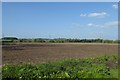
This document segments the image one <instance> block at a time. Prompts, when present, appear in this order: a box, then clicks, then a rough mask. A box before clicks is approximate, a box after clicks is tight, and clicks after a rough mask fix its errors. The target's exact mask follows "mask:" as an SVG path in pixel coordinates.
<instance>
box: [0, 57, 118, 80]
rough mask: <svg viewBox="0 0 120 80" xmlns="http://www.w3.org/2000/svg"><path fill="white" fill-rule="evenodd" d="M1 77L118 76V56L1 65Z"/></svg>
mask: <svg viewBox="0 0 120 80" xmlns="http://www.w3.org/2000/svg"><path fill="white" fill-rule="evenodd" d="M2 78H3V79H6V78H17V79H20V80H23V79H24V80H30V79H31V78H34V79H36V80H37V79H38V78H76V79H77V78H118V57H117V56H115V55H113V56H101V57H95V58H82V59H65V60H62V61H55V62H49V63H46V64H19V65H3V67H2Z"/></svg>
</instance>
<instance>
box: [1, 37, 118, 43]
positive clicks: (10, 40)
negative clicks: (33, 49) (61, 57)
mask: <svg viewBox="0 0 120 80" xmlns="http://www.w3.org/2000/svg"><path fill="white" fill-rule="evenodd" d="M0 41H1V40H0ZM18 42H21V43H22V42H29V43H30V42H40V43H120V40H103V39H66V38H56V39H44V38H35V39H18V38H15V37H5V38H2V43H3V44H6V43H7V44H8V43H18Z"/></svg>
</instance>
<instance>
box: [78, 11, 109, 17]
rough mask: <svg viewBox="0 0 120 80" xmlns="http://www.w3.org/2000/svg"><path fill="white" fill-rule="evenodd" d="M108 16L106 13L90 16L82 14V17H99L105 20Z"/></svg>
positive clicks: (91, 14)
mask: <svg viewBox="0 0 120 80" xmlns="http://www.w3.org/2000/svg"><path fill="white" fill-rule="evenodd" d="M107 15H108V14H107V13H106V12H101V13H89V14H80V16H81V17H86V16H87V17H98V18H104V17H105V16H107Z"/></svg>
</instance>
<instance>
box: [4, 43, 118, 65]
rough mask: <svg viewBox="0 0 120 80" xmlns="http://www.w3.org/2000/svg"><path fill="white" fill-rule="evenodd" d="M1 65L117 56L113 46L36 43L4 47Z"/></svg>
mask: <svg viewBox="0 0 120 80" xmlns="http://www.w3.org/2000/svg"><path fill="white" fill-rule="evenodd" d="M2 50H3V52H2V62H3V64H20V63H33V64H38V63H46V62H49V61H55V60H60V59H63V58H81V57H93V56H100V55H113V54H118V45H115V44H79V43H78V44H77V43H76V44H74V43H61V44H60V43H36V44H17V45H4V46H3V47H2Z"/></svg>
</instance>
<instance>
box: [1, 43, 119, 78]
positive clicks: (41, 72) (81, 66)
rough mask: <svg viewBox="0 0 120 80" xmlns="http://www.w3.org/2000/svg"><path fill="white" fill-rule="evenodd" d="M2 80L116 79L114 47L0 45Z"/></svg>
mask: <svg viewBox="0 0 120 80" xmlns="http://www.w3.org/2000/svg"><path fill="white" fill-rule="evenodd" d="M2 50H3V52H2V58H3V61H2V63H3V68H2V72H3V75H2V76H3V78H18V79H21V78H22V79H24V78H25V79H26V78H36V79H37V78H118V57H117V54H118V45H117V44H108V43H17V44H13V45H3V46H2Z"/></svg>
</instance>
